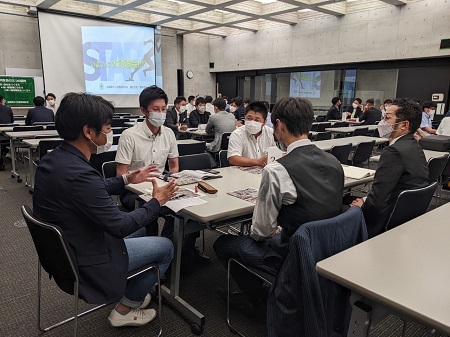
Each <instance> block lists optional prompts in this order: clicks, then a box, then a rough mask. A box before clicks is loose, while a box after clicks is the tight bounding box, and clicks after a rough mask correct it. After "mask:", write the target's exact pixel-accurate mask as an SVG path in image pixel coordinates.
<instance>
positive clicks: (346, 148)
mask: <svg viewBox="0 0 450 337" xmlns="http://www.w3.org/2000/svg"><path fill="white" fill-rule="evenodd" d="M352 147H353V146H352V143H348V144H345V145H335V146H333V147H332V148H331V151H330V153H331V154H332V155H333V156H335V157H336V158H337V159H338V160H339V162H340V163H341V164H347V162H348V157H349V156H350V152H352Z"/></svg>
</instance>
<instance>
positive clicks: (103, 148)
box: [91, 131, 114, 154]
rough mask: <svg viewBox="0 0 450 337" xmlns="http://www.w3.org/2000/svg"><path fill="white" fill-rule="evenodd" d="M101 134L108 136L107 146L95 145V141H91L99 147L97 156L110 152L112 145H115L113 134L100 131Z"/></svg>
mask: <svg viewBox="0 0 450 337" xmlns="http://www.w3.org/2000/svg"><path fill="white" fill-rule="evenodd" d="M100 132H101V133H103V134H104V135H105V136H106V144H105V145H97V144H95V143H94V141H93V140H92V139H91V142H92V143H94V145H95V146H96V147H97V152H96V153H97V154H100V153H103V152H108V150H109V149H110V148H111V146H112V144H113V139H114V137H113V132H112V131H111V132H109V133H104V132H102V131H100Z"/></svg>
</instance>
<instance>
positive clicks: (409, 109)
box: [392, 98, 422, 133]
mask: <svg viewBox="0 0 450 337" xmlns="http://www.w3.org/2000/svg"><path fill="white" fill-rule="evenodd" d="M392 105H396V106H398V109H397V111H396V113H395V115H396V116H397V122H400V121H409V132H411V133H412V132H416V130H417V129H418V128H419V127H420V123H421V122H422V111H421V110H420V105H419V104H417V102H416V101H414V100H412V99H409V98H395V99H394V101H393V102H392Z"/></svg>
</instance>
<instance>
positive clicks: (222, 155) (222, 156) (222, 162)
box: [219, 150, 230, 167]
mask: <svg viewBox="0 0 450 337" xmlns="http://www.w3.org/2000/svg"><path fill="white" fill-rule="evenodd" d="M227 156H228V151H227V150H222V151H219V166H220V167H229V166H230V163H229V162H228V158H227Z"/></svg>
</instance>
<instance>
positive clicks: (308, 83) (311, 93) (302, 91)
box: [289, 71, 321, 98]
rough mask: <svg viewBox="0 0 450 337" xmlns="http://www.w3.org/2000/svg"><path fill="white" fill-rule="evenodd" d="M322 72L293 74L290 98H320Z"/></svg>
mask: <svg viewBox="0 0 450 337" xmlns="http://www.w3.org/2000/svg"><path fill="white" fill-rule="evenodd" d="M320 89H321V72H320V71H307V72H297V73H291V78H290V90H289V96H291V97H303V98H320Z"/></svg>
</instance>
